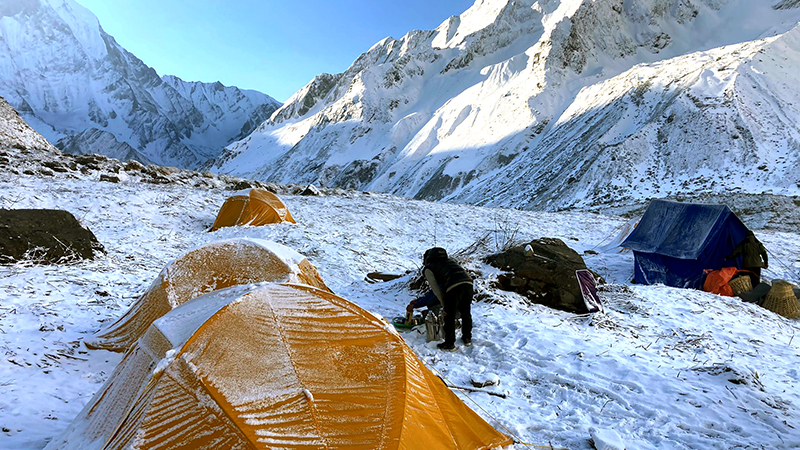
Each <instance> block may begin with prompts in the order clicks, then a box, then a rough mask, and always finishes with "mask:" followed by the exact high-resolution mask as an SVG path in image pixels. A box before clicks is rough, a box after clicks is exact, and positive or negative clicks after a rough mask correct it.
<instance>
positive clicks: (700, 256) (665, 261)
mask: <svg viewBox="0 0 800 450" xmlns="http://www.w3.org/2000/svg"><path fill="white" fill-rule="evenodd" d="M746 233H747V227H746V226H744V224H743V223H742V221H741V220H739V218H738V217H736V214H734V213H733V211H731V210H730V209H729V208H728V207H727V206H725V205H701V204H694V203H679V202H673V201H667V200H653V201H651V202H650V204H649V205H648V206H647V210H646V211H645V212H644V215H643V216H642V219H641V220H640V221H639V225H638V226H637V227H636V229H634V230H633V232H632V233H631V234H630V236H628V238H627V239H626V240H625V242H623V243H622V246H623V247H627V248H630V249H631V250H633V255H634V281H635V282H636V283H639V284H657V283H661V284H665V285H667V286H675V287H688V288H695V289H701V288H702V287H703V270H705V269H720V268H722V266H723V263H724V262H725V261H724V259H725V257H726V256H728V255H729V254H730V253H731V252H732V251H733V249H734V247H735V246H736V244H738V243H739V242H740V241H741V240H742V239H744V237H745V234H746ZM731 264H732V262H731Z"/></svg>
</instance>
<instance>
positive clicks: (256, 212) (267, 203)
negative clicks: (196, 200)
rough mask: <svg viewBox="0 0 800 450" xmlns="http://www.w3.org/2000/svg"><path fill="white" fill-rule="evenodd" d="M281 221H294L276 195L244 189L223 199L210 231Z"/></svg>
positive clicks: (258, 190) (259, 190) (261, 190)
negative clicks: (223, 201)
mask: <svg viewBox="0 0 800 450" xmlns="http://www.w3.org/2000/svg"><path fill="white" fill-rule="evenodd" d="M281 222H291V223H296V222H295V221H294V218H292V214H291V213H290V212H289V209H288V208H286V205H284V204H283V202H282V201H281V199H279V198H278V196H276V195H275V194H273V193H272V192H269V191H265V190H263V189H245V190H243V191H239V192H236V193H234V194H233V195H232V196H230V197H229V198H228V199H227V200H225V203H223V204H222V208H220V210H219V213H218V214H217V219H216V220H215V221H214V225H213V226H212V227H211V231H216V230H218V229H220V228H223V227H233V226H237V225H250V226H254V227H257V226H261V225H267V224H270V223H281Z"/></svg>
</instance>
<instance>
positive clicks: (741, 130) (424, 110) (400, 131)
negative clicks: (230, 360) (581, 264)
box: [212, 0, 800, 210]
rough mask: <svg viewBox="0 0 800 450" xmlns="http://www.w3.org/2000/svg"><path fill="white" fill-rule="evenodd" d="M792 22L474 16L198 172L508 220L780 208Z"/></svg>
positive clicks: (654, 0)
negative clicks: (647, 210) (695, 204)
mask: <svg viewBox="0 0 800 450" xmlns="http://www.w3.org/2000/svg"><path fill="white" fill-rule="evenodd" d="M798 21H800V1H798V0H764V1H754V0H680V1H675V0H636V1H627V0H626V1H623V0H540V1H533V0H479V1H477V2H476V3H475V5H474V6H472V7H471V8H470V9H468V10H467V11H466V12H464V13H463V14H461V15H460V16H453V17H451V18H449V19H447V20H446V21H444V22H443V23H442V24H441V25H440V26H439V27H438V28H437V29H435V30H433V31H411V32H409V33H408V34H406V35H405V36H404V37H402V38H401V39H399V40H398V39H392V38H386V39H384V40H382V41H380V42H378V43H377V44H375V45H374V46H373V47H372V48H371V49H369V51H367V52H366V53H364V54H362V55H361V56H360V57H359V58H358V59H357V60H356V61H355V62H354V63H353V65H352V66H351V67H350V68H349V69H348V70H347V71H345V72H344V73H340V74H333V75H332V74H322V75H319V76H317V77H316V78H315V79H314V80H312V81H311V82H310V83H309V84H308V85H307V86H305V87H304V88H303V89H301V90H300V91H298V92H297V93H296V94H295V95H294V96H292V97H291V98H290V99H289V101H287V102H286V103H285V104H284V105H283V106H282V107H281V108H280V109H278V110H277V111H276V112H275V113H274V114H273V115H272V117H271V118H270V119H269V120H268V121H266V122H265V123H263V124H262V125H261V126H259V127H258V128H257V129H256V130H255V132H254V133H253V134H251V135H250V136H248V137H246V138H244V139H242V140H241V141H239V142H237V143H235V144H232V145H230V146H228V147H227V149H226V150H225V152H224V153H223V154H222V155H220V156H219V157H218V158H217V159H216V160H215V161H214V163H213V166H212V170H215V171H221V172H226V173H233V174H237V175H242V176H248V177H253V178H257V179H262V180H269V181H274V182H284V183H286V182H296V183H304V182H307V183H316V184H319V185H322V186H328V187H334V186H336V187H349V188H356V189H361V190H373V191H382V192H388V193H393V194H399V195H403V196H406V197H414V198H420V199H431V200H448V201H455V202H469V203H475V204H482V205H494V206H510V207H519V208H526V209H550V210H553V209H562V208H571V207H586V206H592V205H610V204H618V203H620V202H628V201H630V202H636V201H642V200H643V199H646V198H648V197H663V196H669V195H673V196H674V195H678V194H680V193H685V192H690V193H693V194H702V193H707V194H719V193H722V192H740V193H760V192H774V193H779V194H787V195H797V194H798V193H800V171H798V169H797V168H798V167H800V90H798V89H797V86H800V30H799V29H797V24H798Z"/></svg>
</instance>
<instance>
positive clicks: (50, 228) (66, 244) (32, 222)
mask: <svg viewBox="0 0 800 450" xmlns="http://www.w3.org/2000/svg"><path fill="white" fill-rule="evenodd" d="M96 251H100V252H102V251H103V246H102V245H100V242H98V241H97V238H96V237H95V235H94V234H93V233H92V232H91V231H89V230H87V229H85V228H83V227H82V226H81V224H80V223H79V222H78V220H77V219H75V216H73V215H72V214H71V213H69V212H68V211H61V210H54V209H10V210H9V209H0V263H11V262H15V261H21V260H30V261H33V262H37V263H49V264H57V263H64V262H71V261H75V260H81V259H93V258H94V255H95V252H96Z"/></svg>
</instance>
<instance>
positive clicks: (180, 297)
mask: <svg viewBox="0 0 800 450" xmlns="http://www.w3.org/2000/svg"><path fill="white" fill-rule="evenodd" d="M263 281H272V282H290V283H300V284H308V285H310V286H314V287H318V288H320V289H325V290H328V287H327V286H325V283H324V282H323V281H322V278H320V276H319V273H318V272H317V269H316V268H315V267H314V266H313V265H312V264H311V263H309V262H308V260H307V259H306V258H305V257H304V256H303V255H301V254H299V253H297V252H295V251H294V250H292V249H290V248H288V247H285V246H283V245H280V244H278V243H275V242H271V241H265V240H261V239H230V240H226V241H220V242H216V243H212V244H208V245H205V246H203V247H200V248H198V249H195V250H192V251H190V252H189V253H187V254H185V255H184V256H182V257H181V258H179V259H177V260H176V261H174V262H172V263H170V264H169V265H167V267H165V268H164V270H162V271H161V273H160V274H159V275H158V277H157V278H156V279H155V281H153V283H152V284H151V285H150V289H148V290H147V292H145V293H144V294H143V295H142V296H141V297H139V299H138V300H137V301H136V302H135V303H134V304H133V305H132V306H131V307H130V309H128V311H127V312H126V313H125V314H124V315H123V316H122V317H120V318H119V319H118V320H117V321H116V322H114V323H113V324H111V325H110V326H108V327H107V328H105V329H103V330H100V331H99V332H98V333H97V334H96V335H95V336H93V337H92V338H89V339H86V340H84V344H86V346H87V347H89V348H92V349H103V350H111V351H115V352H122V351H125V350H127V349H128V347H130V346H131V345H132V344H133V343H134V342H136V340H137V339H139V337H140V336H141V335H142V333H144V332H145V330H147V327H149V326H150V324H151V323H153V321H154V320H156V319H158V318H159V317H161V316H163V315H164V314H166V313H168V312H169V311H170V310H172V308H175V307H176V306H178V305H180V304H182V303H185V302H187V301H189V300H191V299H193V298H195V297H197V296H199V295H202V294H205V293H207V292H211V291H215V290H217V289H223V288H226V287H230V286H234V285H239V284H248V283H259V282H263Z"/></svg>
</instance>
